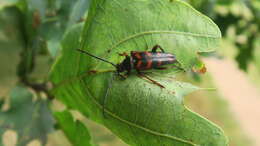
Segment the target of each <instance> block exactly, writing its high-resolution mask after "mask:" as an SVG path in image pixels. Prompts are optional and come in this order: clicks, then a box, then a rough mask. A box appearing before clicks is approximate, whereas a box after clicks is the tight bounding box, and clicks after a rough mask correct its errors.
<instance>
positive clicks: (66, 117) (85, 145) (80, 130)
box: [54, 111, 91, 146]
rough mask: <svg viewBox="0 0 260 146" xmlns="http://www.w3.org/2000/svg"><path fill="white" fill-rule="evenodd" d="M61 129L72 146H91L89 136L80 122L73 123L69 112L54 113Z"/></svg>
mask: <svg viewBox="0 0 260 146" xmlns="http://www.w3.org/2000/svg"><path fill="white" fill-rule="evenodd" d="M54 115H55V117H56V119H57V121H58V123H59V125H60V127H61V129H62V130H63V131H64V133H65V134H66V135H67V137H68V139H69V140H70V142H71V143H72V144H73V145H74V146H91V143H90V134H89V132H88V130H87V128H86V127H85V126H84V124H82V123H81V122H80V121H73V117H72V115H71V114H70V112H69V111H63V112H56V113H54Z"/></svg>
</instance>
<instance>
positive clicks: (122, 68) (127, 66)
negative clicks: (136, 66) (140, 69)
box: [116, 56, 132, 72]
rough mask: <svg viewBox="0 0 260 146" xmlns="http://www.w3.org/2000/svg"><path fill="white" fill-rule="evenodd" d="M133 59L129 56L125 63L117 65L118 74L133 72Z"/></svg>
mask: <svg viewBox="0 0 260 146" xmlns="http://www.w3.org/2000/svg"><path fill="white" fill-rule="evenodd" d="M131 69H132V68H131V59H130V57H129V56H126V58H125V59H124V60H123V62H121V63H119V64H117V65H116V70H117V71H118V72H124V71H128V72H129V71H131Z"/></svg>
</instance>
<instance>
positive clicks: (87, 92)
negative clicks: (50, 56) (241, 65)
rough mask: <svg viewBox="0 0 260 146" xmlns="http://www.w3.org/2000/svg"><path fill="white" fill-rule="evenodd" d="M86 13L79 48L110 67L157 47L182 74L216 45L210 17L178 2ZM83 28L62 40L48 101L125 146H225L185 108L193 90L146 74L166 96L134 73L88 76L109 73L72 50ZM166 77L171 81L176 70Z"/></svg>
mask: <svg viewBox="0 0 260 146" xmlns="http://www.w3.org/2000/svg"><path fill="white" fill-rule="evenodd" d="M88 14H89V15H88V19H87V21H86V24H85V26H84V30H83V35H82V37H81V38H80V39H81V40H82V44H81V48H82V49H84V50H87V51H89V52H91V53H92V54H94V55H96V56H99V57H103V58H105V59H107V60H109V61H111V62H114V63H119V62H121V61H122V60H123V59H124V58H123V57H119V56H118V53H123V52H126V53H129V52H130V51H145V50H148V49H149V48H151V47H152V46H154V45H156V44H159V45H161V46H162V47H163V48H164V49H165V51H166V52H169V53H172V54H175V55H176V57H177V60H178V61H179V62H180V64H181V65H182V67H183V68H185V69H187V70H188V69H191V68H192V67H194V66H196V65H198V64H199V65H198V66H200V65H201V64H200V62H199V63H198V62H196V61H194V60H196V59H197V53H198V52H210V51H213V50H214V49H215V48H216V47H217V46H218V43H219V41H220V38H221V34H220V31H219V29H218V27H217V26H216V25H215V24H214V23H213V22H212V21H211V20H210V19H209V18H207V17H205V16H203V15H202V14H200V13H198V12H197V11H196V10H194V9H193V8H191V7H190V6H189V5H187V4H186V3H183V2H181V1H176V0H174V1H168V0H145V1H143V0H141V1H140V0H134V1H133V0H117V1H109V0H93V1H92V4H91V7H90V10H89V12H88ZM81 29H82V26H80V25H78V26H75V27H73V28H72V29H70V31H69V32H68V33H67V34H66V36H65V37H64V40H63V41H62V48H63V50H62V52H61V56H60V57H59V58H58V60H57V62H56V63H55V65H54V66H53V68H52V72H51V77H50V78H51V81H52V82H53V83H54V90H53V94H54V95H55V97H56V98H58V99H59V100H61V101H63V103H65V104H66V106H67V107H69V108H72V109H76V110H79V111H80V112H81V113H83V114H84V115H85V116H87V117H89V118H90V119H92V120H94V121H96V122H98V123H101V124H103V125H105V126H106V127H107V128H108V129H110V130H111V131H112V132H114V133H115V134H116V135H117V136H119V137H120V138H121V139H122V140H124V141H125V142H126V143H127V144H130V145H142V146H151V145H155V146H157V145H167V146H168V145H169V146H172V145H174V146H184V145H185V146H186V145H187V146H188V145H194V146H195V145H205V146H225V145H228V144H227V143H228V142H227V139H226V136H225V135H224V133H223V131H222V130H221V129H220V128H219V127H218V126H216V125H215V124H213V123H212V122H210V121H208V120H206V119H205V118H203V117H201V116H200V115H198V114H196V113H194V112H191V111H190V110H189V109H187V108H186V107H185V106H184V104H183V101H184V96H185V95H187V94H189V93H191V92H193V91H196V90H198V89H199V88H198V87H196V86H193V85H191V84H189V83H185V82H181V81H177V80H176V79H172V78H166V77H163V75H162V76H160V75H158V76H154V75H152V73H151V74H148V75H149V76H151V77H152V78H153V79H154V80H156V81H158V82H159V83H160V84H162V85H163V86H165V89H161V88H160V87H158V86H156V85H155V84H152V83H151V82H149V81H147V80H145V79H143V78H139V77H137V75H136V74H135V73H134V71H133V73H132V74H131V75H130V76H129V77H128V78H127V79H125V80H123V81H122V80H120V79H119V78H117V77H114V79H113V73H109V72H106V73H98V74H87V71H88V70H97V71H106V70H109V69H114V68H113V67H112V66H111V65H109V64H106V63H103V62H101V61H98V60H95V59H93V58H91V57H89V56H86V55H83V54H80V53H79V52H77V51H76V50H75V49H76V48H79V36H80V34H81ZM147 46H148V48H147ZM171 75H172V77H175V76H177V74H176V72H174V71H173V72H172V73H171ZM110 81H111V82H112V83H111V84H112V88H108V87H109V86H110V85H111V84H110ZM107 91H108V96H107V101H106V104H105V106H103V103H104V96H105V94H106V92H107ZM103 108H104V112H103Z"/></svg>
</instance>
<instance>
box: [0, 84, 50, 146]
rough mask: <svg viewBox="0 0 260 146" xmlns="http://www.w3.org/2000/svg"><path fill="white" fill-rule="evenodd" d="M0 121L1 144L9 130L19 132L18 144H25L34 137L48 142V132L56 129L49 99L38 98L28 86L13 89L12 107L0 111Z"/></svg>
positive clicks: (19, 145)
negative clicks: (48, 104) (48, 102)
mask: <svg viewBox="0 0 260 146" xmlns="http://www.w3.org/2000/svg"><path fill="white" fill-rule="evenodd" d="M0 121H1V123H0V136H1V139H0V144H1V145H2V144H3V141H2V136H3V134H4V133H5V132H6V131H8V130H12V131H15V132H16V133H17V137H18V138H17V142H16V143H17V146H24V145H26V144H27V143H28V142H30V141H31V140H34V139H38V140H40V141H41V143H42V144H46V141H47V134H48V133H49V132H51V131H53V130H54V129H53V125H54V120H53V118H52V115H51V112H50V111H49V109H48V107H47V101H46V100H43V99H36V97H34V95H33V94H32V93H31V92H30V91H29V90H28V89H27V88H24V87H21V86H17V87H15V88H14V89H13V90H12V91H11V93H10V108H9V109H8V110H7V111H5V112H3V111H1V112H0Z"/></svg>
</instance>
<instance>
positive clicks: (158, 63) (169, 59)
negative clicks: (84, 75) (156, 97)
mask: <svg viewBox="0 0 260 146" xmlns="http://www.w3.org/2000/svg"><path fill="white" fill-rule="evenodd" d="M158 49H160V50H161V52H157V50H158ZM77 50H78V51H80V52H81V53H84V54H87V55H89V56H91V57H94V58H96V59H98V60H101V61H104V62H107V63H109V64H111V65H113V66H114V67H115V68H116V72H117V74H118V75H120V76H122V77H123V78H126V77H125V76H124V75H122V74H120V73H122V72H126V75H129V74H131V71H132V70H136V71H137V73H138V74H139V75H141V76H143V77H145V78H147V79H149V80H150V81H152V82H153V83H155V84H157V85H158V86H160V87H161V88H164V87H163V86H162V85H160V84H159V83H157V82H155V81H153V80H152V79H150V78H148V77H147V76H145V75H144V74H143V73H142V72H141V71H145V70H150V69H160V70H163V69H166V68H165V67H163V66H164V65H168V64H175V63H177V60H176V57H175V56H174V55H173V54H170V53H165V52H164V50H163V49H162V47H161V46H159V45H155V46H154V47H153V48H152V51H131V53H130V54H131V55H130V56H129V55H127V54H126V53H122V54H119V55H120V56H125V59H124V60H123V61H122V62H121V63H119V64H114V63H112V62H110V61H108V60H105V59H103V58H100V57H97V56H94V55H92V54H90V53H88V52H86V51H84V50H81V49H77Z"/></svg>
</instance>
